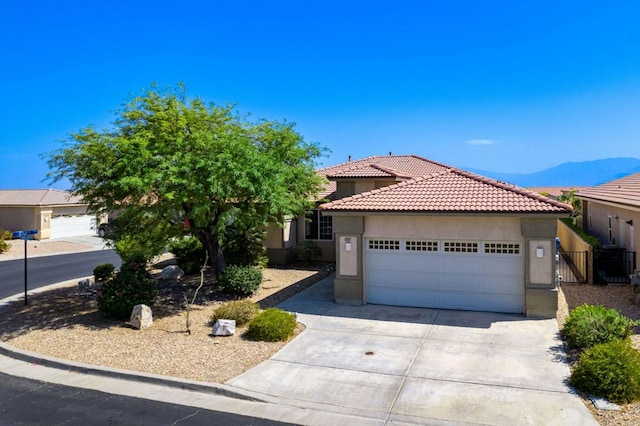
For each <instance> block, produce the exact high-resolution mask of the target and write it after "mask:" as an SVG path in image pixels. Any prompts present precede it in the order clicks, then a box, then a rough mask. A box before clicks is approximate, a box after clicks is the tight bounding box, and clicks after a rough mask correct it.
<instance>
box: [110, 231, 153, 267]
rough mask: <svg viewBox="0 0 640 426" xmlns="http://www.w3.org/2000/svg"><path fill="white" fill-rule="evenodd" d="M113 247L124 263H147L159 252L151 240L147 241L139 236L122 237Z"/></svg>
mask: <svg viewBox="0 0 640 426" xmlns="http://www.w3.org/2000/svg"><path fill="white" fill-rule="evenodd" d="M113 248H114V249H115V251H116V253H118V256H120V258H121V259H122V262H123V263H132V264H134V263H135V264H147V263H148V262H149V260H150V259H151V258H153V256H155V255H156V254H157V253H158V252H157V250H156V247H155V246H154V245H153V244H152V243H151V242H145V241H143V240H142V239H141V237H139V236H125V237H121V238H120V239H119V240H117V241H116V242H115V243H114V246H113Z"/></svg>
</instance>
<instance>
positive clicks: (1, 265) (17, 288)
mask: <svg viewBox="0 0 640 426" xmlns="http://www.w3.org/2000/svg"><path fill="white" fill-rule="evenodd" d="M101 263H113V264H114V265H115V266H116V267H120V263H121V260H120V257H119V256H118V255H117V254H116V253H115V251H113V250H95V251H87V252H82V253H72V254H59V255H55V256H43V257H34V258H32V259H30V258H29V257H28V254H27V289H28V290H33V289H35V288H38V287H42V286H45V285H49V284H55V283H58V282H61V281H67V280H73V279H76V278H80V277H86V276H88V275H92V274H93V268H95V267H96V266H97V265H99V264H101ZM18 293H24V259H17V260H6V261H2V262H0V299H2V298H5V297H9V296H13V295H14V294H18Z"/></svg>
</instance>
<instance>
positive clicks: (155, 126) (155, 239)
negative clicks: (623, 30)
mask: <svg viewBox="0 0 640 426" xmlns="http://www.w3.org/2000/svg"><path fill="white" fill-rule="evenodd" d="M323 151H324V148H322V147H320V146H319V145H318V144H315V143H308V142H305V141H304V139H303V137H302V136H301V135H300V134H299V133H298V132H297V131H296V130H295V125H294V124H293V123H290V122H286V121H284V122H274V121H265V120H260V121H257V122H250V121H249V120H248V119H247V118H246V117H242V116H240V115H238V114H237V113H236V112H235V111H234V107H233V106H224V107H221V106H217V105H215V104H212V103H205V102H204V101H203V100H202V99H200V98H197V97H196V98H192V97H188V96H187V95H186V92H185V89H184V87H183V86H182V85H179V86H178V87H177V88H174V89H167V90H159V89H158V88H157V87H156V86H152V87H151V88H150V89H148V90H145V91H144V92H143V94H142V95H141V96H138V97H135V98H133V99H132V100H131V101H129V102H128V103H126V104H125V105H124V106H123V107H122V108H121V110H120V111H118V112H117V113H116V119H115V121H114V123H113V126H112V127H111V128H109V129H106V130H101V131H98V130H96V129H95V128H94V127H91V126H90V127H87V128H85V129H82V130H80V131H79V132H77V133H73V134H71V135H70V137H69V138H68V139H67V140H66V141H65V143H64V145H63V146H62V147H61V148H60V149H59V150H57V151H55V152H53V153H52V154H51V155H50V157H49V159H48V164H49V167H50V170H51V171H50V173H49V178H50V179H51V180H52V181H53V182H55V181H58V180H61V179H68V180H69V181H70V183H71V187H72V188H71V190H72V192H73V193H74V194H76V195H79V196H82V197H83V199H84V200H85V202H87V203H88V204H89V205H90V208H91V210H92V211H93V212H96V213H106V212H111V211H118V212H119V218H118V224H117V226H116V227H115V229H114V231H113V232H112V234H111V236H110V237H111V239H112V240H114V241H115V242H116V244H117V242H118V241H120V240H126V241H127V242H128V245H130V246H136V247H137V251H138V252H139V253H143V254H145V255H146V256H150V255H152V254H154V253H160V252H161V251H162V250H163V248H164V247H165V246H166V243H167V241H168V240H169V239H170V238H173V237H177V236H181V235H184V233H185V227H186V228H187V231H188V232H190V233H191V234H192V235H193V236H195V237H197V238H198V239H199V240H200V242H201V243H202V246H203V247H204V248H205V250H206V251H207V252H208V254H209V258H210V259H212V262H213V266H214V268H215V270H216V273H218V274H219V273H220V272H222V270H224V268H225V259H224V254H223V252H222V249H221V236H222V235H223V233H224V230H225V229H226V227H228V226H230V225H232V224H233V223H234V221H236V220H244V221H246V222H247V223H251V224H252V225H256V226H258V225H263V226H264V225H266V224H267V223H268V222H269V221H275V222H278V223H280V222H281V220H282V218H284V217H285V216H286V215H297V214H299V213H300V212H303V211H305V210H306V209H308V208H310V207H311V205H310V200H312V199H313V198H314V195H315V194H316V193H317V192H318V191H319V189H320V187H321V185H322V184H323V182H322V178H320V177H318V176H317V175H316V173H315V171H314V168H315V160H316V159H317V158H319V157H320V156H321V155H322V153H323ZM134 243H135V244H134Z"/></svg>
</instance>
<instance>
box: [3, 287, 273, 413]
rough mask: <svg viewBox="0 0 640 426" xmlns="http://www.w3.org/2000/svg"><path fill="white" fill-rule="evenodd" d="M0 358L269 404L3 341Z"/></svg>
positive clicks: (212, 386) (209, 385)
mask: <svg viewBox="0 0 640 426" xmlns="http://www.w3.org/2000/svg"><path fill="white" fill-rule="evenodd" d="M88 278H93V275H92V276H89V277H81V278H77V279H74V280H68V281H63V282H60V283H57V284H51V285H48V286H44V287H40V288H38V289H35V290H32V291H30V292H29V293H27V294H28V295H29V294H36V293H41V292H45V291H49V290H53V289H55V288H59V287H64V286H69V285H70V284H73V283H77V282H78V281H81V280H84V279H88ZM23 297H24V294H22V293H20V294H16V295H14V296H10V297H7V298H4V299H1V300H0V311H1V310H2V307H3V306H5V305H7V304H8V303H11V302H15V301H19V300H21V299H22V298H23ZM0 355H4V356H6V357H8V358H12V359H16V360H18V361H23V362H27V363H30V364H35V365H41V366H43V367H49V368H54V369H57V370H63V371H69V372H74V373H80V374H86V375H89V376H97V377H107V378H113V379H122V380H129V381H135V382H140V383H146V384H153V385H162V386H167V387H171V388H177V389H182V390H190V391H196V392H202V393H209V394H215V395H220V396H225V397H228V398H234V399H240V400H243V401H251V402H267V401H265V400H263V399H259V398H256V397H252V396H248V395H245V394H243V393H241V392H238V391H236V390H233V389H231V388H230V387H228V386H226V385H223V384H220V383H213V382H198V381H196V380H186V379H179V378H174V377H169V376H161V375H157V374H149V373H140V372H132V371H130V370H120V369H116V368H108V367H102V366H97V365H89V364H82V363H78V362H74V361H69V360H65V359H61V358H55V357H50V356H46V355H42V354H39V353H36V352H30V351H25V350H22V349H18V348H15V347H13V346H10V345H8V344H6V343H4V342H2V341H0Z"/></svg>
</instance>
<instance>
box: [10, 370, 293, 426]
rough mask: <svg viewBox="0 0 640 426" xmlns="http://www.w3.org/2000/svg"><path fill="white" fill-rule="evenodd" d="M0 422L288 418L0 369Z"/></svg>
mask: <svg viewBox="0 0 640 426" xmlns="http://www.w3.org/2000/svg"><path fill="white" fill-rule="evenodd" d="M0 383H2V386H0V425H2V426H4V425H23V426H24V425H44V424H47V425H61V424H64V425H83V426H84V425H127V426H128V425H178V424H184V425H285V424H289V423H281V422H275V421H271V420H265V419H259V418H255V417H247V416H243V415H239V414H230V413H224V412H219V411H212V410H205V409H203V408H198V407H189V406H183V405H177V404H168V403H163V402H158V401H153V400H147V399H141V398H133V397H127V396H122V395H112V394H108V393H104V392H99V391H94V390H89V389H81V388H73V387H68V386H62V385H56V384H52V383H45V382H40V381H36V380H31V379H25V378H22V377H14V376H11V375H7V374H2V373H0Z"/></svg>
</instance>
